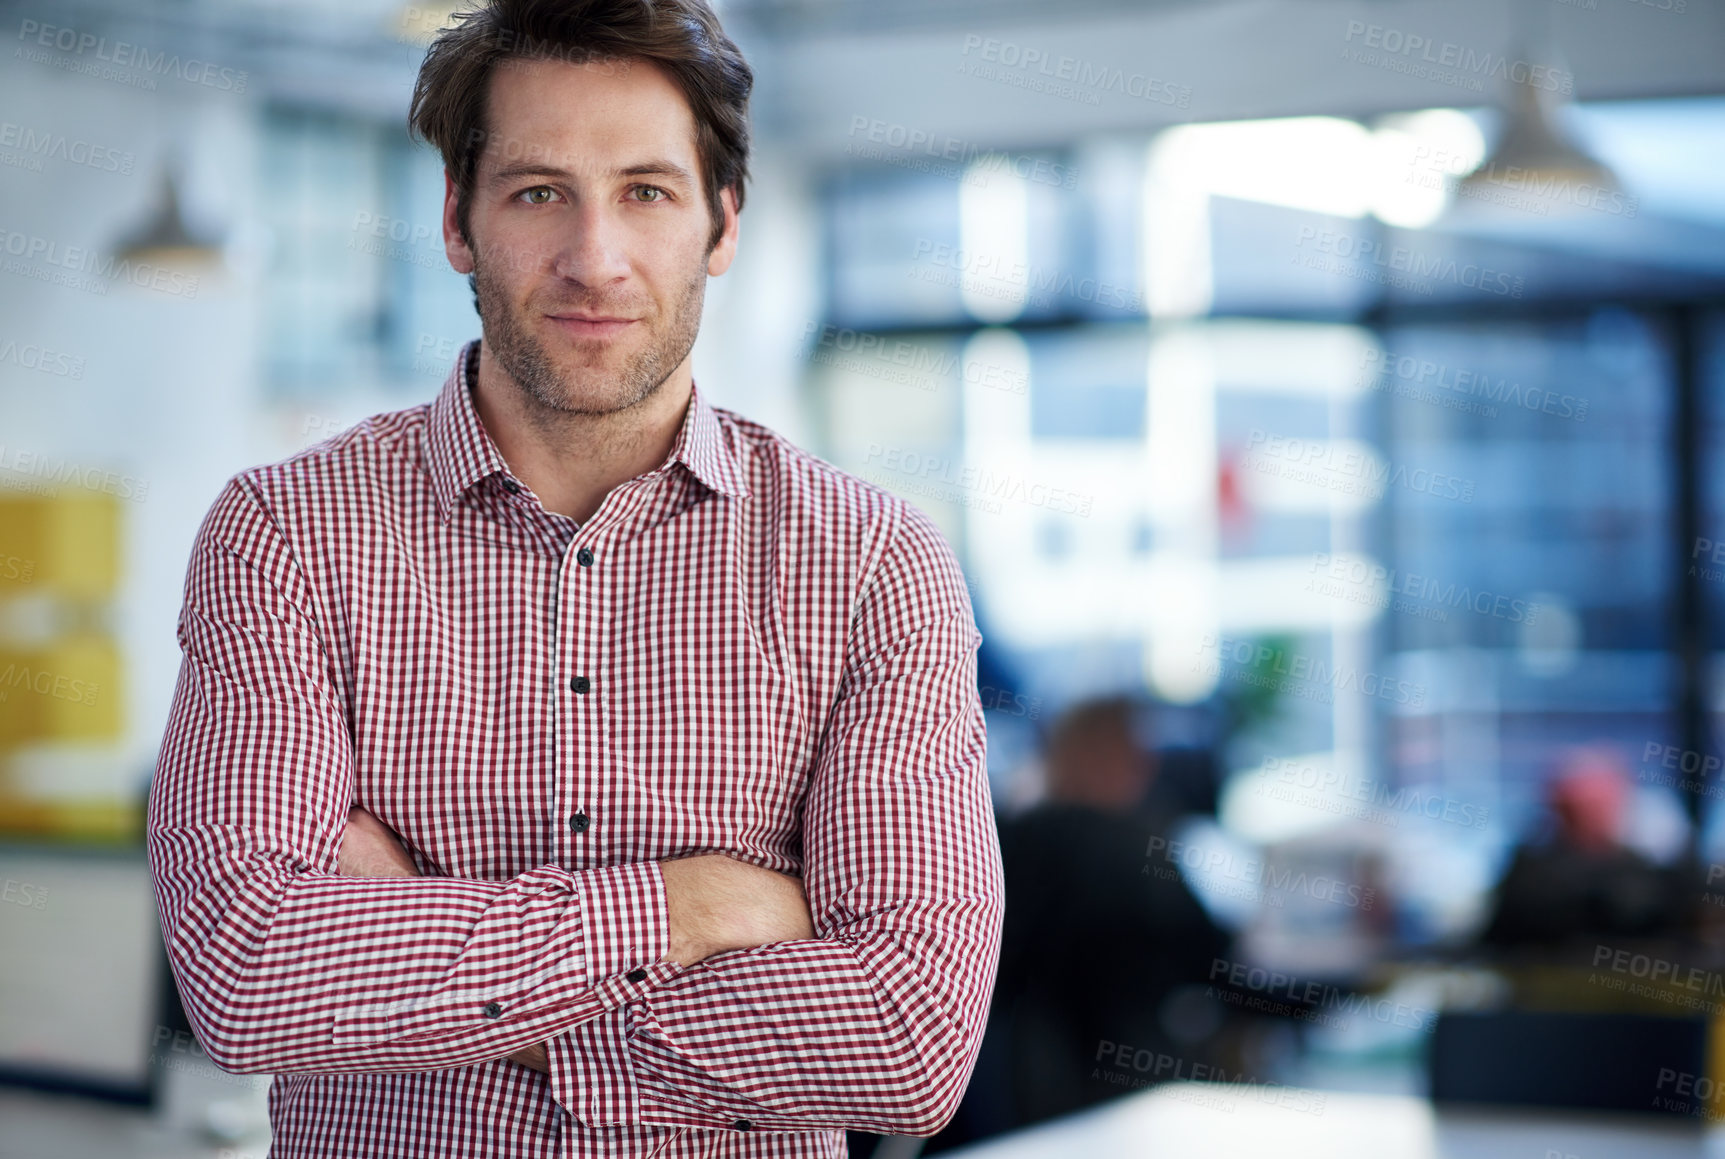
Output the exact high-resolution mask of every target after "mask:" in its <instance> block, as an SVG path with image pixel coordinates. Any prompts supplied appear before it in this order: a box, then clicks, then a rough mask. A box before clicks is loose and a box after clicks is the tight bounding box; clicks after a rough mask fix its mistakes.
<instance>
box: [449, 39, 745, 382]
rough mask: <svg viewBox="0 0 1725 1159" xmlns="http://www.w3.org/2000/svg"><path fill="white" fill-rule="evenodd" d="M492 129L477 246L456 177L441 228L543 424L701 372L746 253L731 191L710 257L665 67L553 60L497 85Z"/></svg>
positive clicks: (489, 335)
mask: <svg viewBox="0 0 1725 1159" xmlns="http://www.w3.org/2000/svg"><path fill="white" fill-rule="evenodd" d="M486 114H487V115H486V124H487V129H488V133H487V139H486V141H485V144H484V148H483V151H482V152H481V154H480V157H479V162H478V165H477V169H476V172H475V175H474V189H473V195H472V202H471V205H470V208H469V219H468V225H469V234H468V237H467V239H465V240H464V239H463V238H462V237H461V234H460V230H459V228H458V226H457V222H456V214H455V208H456V193H455V190H454V186H453V184H452V183H450V182H449V181H448V179H447V177H446V178H445V197H444V223H443V233H444V244H445V248H446V249H447V251H448V253H449V259H450V262H451V264H453V265H454V266H455V268H456V270H458V271H459V272H461V273H469V272H471V273H473V274H474V279H475V288H476V290H477V293H478V298H479V312H480V318H481V321H482V323H483V326H484V333H485V345H486V347H487V348H488V349H489V350H490V352H491V354H492V355H493V357H495V358H496V359H497V360H498V362H499V364H500V365H501V366H502V367H503V369H504V370H505V371H507V372H508V373H509V375H510V377H511V378H513V379H514V380H515V382H516V383H518V384H519V385H520V386H521V388H522V389H523V390H524V391H525V392H526V393H527V394H528V395H529V396H530V397H531V398H532V399H533V400H534V401H535V402H536V403H537V404H539V405H540V406H541V407H543V408H545V409H548V410H554V411H562V412H569V413H581V414H606V413H611V412H615V411H619V410H624V409H627V408H628V407H631V406H634V405H636V404H638V403H640V402H641V401H642V400H644V399H646V398H648V397H649V396H651V395H652V394H653V392H654V391H656V390H657V389H658V388H659V387H660V385H662V384H663V383H664V382H665V381H666V379H667V378H668V377H669V376H670V375H671V374H672V373H674V372H675V371H676V370H677V369H678V368H679V367H680V366H682V365H683V363H684V362H685V361H686V360H687V358H688V355H689V350H690V348H691V347H693V346H694V343H695V333H696V331H697V330H698V329H699V327H700V321H701V302H702V297H703V294H704V292H705V289H706V279H707V277H708V275H709V274H711V275H718V274H722V273H724V271H725V269H726V268H727V267H729V265H730V262H731V257H732V255H733V254H734V252H735V249H736V233H737V223H736V212H735V209H734V201H733V200H732V197H731V194H730V191H728V190H727V191H726V192H725V194H724V204H725V231H724V234H723V236H722V237H721V239H720V241H719V243H718V245H717V246H715V247H713V248H712V249H710V250H709V248H708V242H709V240H710V238H711V232H712V224H713V222H712V218H711V216H710V215H709V213H708V209H707V203H706V199H705V197H704V196H703V191H702V186H701V176H700V167H699V161H698V158H697V154H696V151H695V120H694V114H693V113H692V112H691V111H690V109H689V105H688V102H687V101H686V100H684V98H683V95H682V93H681V91H680V90H678V88H677V87H676V85H675V84H674V83H673V82H672V81H671V79H670V78H669V77H668V76H666V75H665V74H664V73H663V72H661V71H660V70H659V69H658V68H657V67H655V66H653V65H651V64H647V63H643V62H639V61H611V62H604V61H597V62H593V63H588V64H579V63H569V62H566V61H557V60H539V61H525V62H511V63H510V64H509V66H508V67H500V68H498V69H496V70H495V71H494V72H493V74H492V78H491V87H490V91H489V94H488V100H487V110H486Z"/></svg>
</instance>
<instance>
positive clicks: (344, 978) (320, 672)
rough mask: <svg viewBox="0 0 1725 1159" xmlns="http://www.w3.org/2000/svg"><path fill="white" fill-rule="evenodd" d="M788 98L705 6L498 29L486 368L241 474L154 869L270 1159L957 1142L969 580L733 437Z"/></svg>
mask: <svg viewBox="0 0 1725 1159" xmlns="http://www.w3.org/2000/svg"><path fill="white" fill-rule="evenodd" d="M750 84H751V77H750V74H749V71H748V68H747V66H746V65H745V64H744V62H743V60H742V58H741V56H740V54H739V53H738V52H737V50H736V47H735V45H733V44H732V43H731V42H730V41H729V40H728V39H727V38H726V37H725V35H724V33H723V31H722V30H721V29H720V28H719V26H718V23H717V20H716V18H715V17H714V16H713V14H712V13H711V11H709V10H708V8H707V7H706V6H705V4H704V3H702V2H701V0H591V2H583V0H561V2H555V3H551V2H540V3H535V2H530V0H501V2H500V3H497V4H494V5H493V6H491V7H488V8H484V9H481V10H480V11H479V12H478V13H476V14H474V15H471V16H469V17H466V18H465V19H464V20H463V21H462V23H461V24H460V25H458V26H457V27H456V28H454V29H453V30H451V31H449V32H446V33H444V34H443V36H442V37H441V38H440V40H439V41H438V42H437V43H436V44H435V45H434V46H433V48H432V49H431V51H430V53H429V54H428V55H427V59H426V62H425V65H424V66H423V68H422V71H421V74H420V78H419V83H418V85H417V87H416V91H415V96H414V110H413V119H414V125H415V127H416V128H417V129H418V130H419V131H420V132H421V133H422V134H423V135H425V136H426V137H427V138H429V139H430V140H431V141H432V142H433V143H434V144H436V145H437V147H438V148H439V149H440V151H441V152H442V153H443V157H444V161H445V166H446V188H445V212H444V238H445V243H446V247H447V252H448V255H449V259H450V262H451V264H452V265H453V266H454V267H455V269H456V270H457V271H459V272H461V273H467V274H469V275H470V276H471V282H472V285H473V287H474V292H475V297H476V303H477V306H478V309H479V313H480V317H481V323H482V334H483V339H482V341H480V342H476V343H472V344H469V345H468V346H467V347H466V348H464V349H463V350H462V352H461V354H460V356H459V358H458V359H457V362H456V365H455V366H454V367H453V368H452V370H451V372H450V375H449V378H448V380H447V381H446V383H445V385H444V387H443V389H442V392H441V393H440V394H439V395H438V397H437V399H436V400H435V401H434V402H432V403H430V404H428V405H423V406H418V407H414V408H411V409H409V410H404V411H398V412H394V413H390V414H384V415H379V416H375V417H374V418H372V419H370V420H368V421H366V422H365V423H362V424H360V425H359V426H358V427H356V428H354V429H353V430H350V431H348V432H346V433H344V434H342V435H339V436H337V437H336V438H334V439H331V440H329V441H328V442H325V443H323V444H321V445H319V446H317V447H314V448H312V449H310V450H308V451H306V452H304V453H303V454H300V455H298V456H296V457H294V458H292V459H290V460H288V461H286V462H284V463H279V464H275V465H273V466H267V467H262V468H256V469H253V470H249V471H246V472H243V473H241V474H240V475H238V476H236V477H235V478H234V479H232V480H230V481H229V483H228V484H227V486H226V487H225V488H224V489H223V491H222V492H221V494H220V496H219V497H218V498H217V500H216V502H215V505H214V507H213V508H212V510H211V512H210V514H209V516H208V517H207V519H206V521H205V523H204V525H203V527H202V529H201V531H200V532H199V535H198V537H197V541H196V544H195V545H194V548H193V552H192V559H191V564H190V569H189V573H188V576H187V581H186V592H185V606H184V610H183V612H182V615H181V619H180V625H179V638H180V641H181V645H182V647H183V649H184V653H185V659H184V664H183V666H182V669H181V673H180V679H179V683H178V686H177V688H176V691H175V696H174V703H173V709H172V713H171V717H170V720H169V723H168V727H167V734H166V737H165V739H164V743H163V747H162V753H161V758H160V763H159V767H158V770H157V776H156V780H155V783H154V785H153V786H152V789H151V800H150V817H149V848H150V856H151V861H152V866H153V868H154V871H155V875H156V885H157V894H158V898H159V901H160V905H161V912H162V923H163V931H164V934H165V936H166V939H167V946H168V951H169V956H170V959H171V961H172V964H173V968H174V971H175V975H176V977H177V979H178V982H179V986H180V992H181V995H182V999H183V1001H184V1004H185V1006H186V1009H187V1012H188V1014H189V1015H190V1017H191V1019H192V1021H193V1023H194V1024H195V1026H196V1028H197V1030H198V1032H199V1036H200V1038H201V1040H202V1042H203V1044H204V1046H205V1048H206V1049H207V1050H208V1051H209V1053H210V1055H211V1057H212V1058H213V1059H214V1060H215V1061H216V1062H217V1063H218V1064H219V1065H221V1066H222V1067H224V1068H225V1069H228V1070H232V1071H238V1072H245V1073H272V1074H275V1075H276V1076H277V1078H276V1081H275V1083H274V1084H273V1086H272V1087H271V1092H270V1118H271V1123H272V1126H273V1129H274V1146H273V1148H272V1151H271V1154H272V1156H276V1157H278V1159H282V1157H287V1159H293V1157H299V1156H305V1157H308V1159H309V1157H314V1156H315V1157H317V1159H333V1157H336V1156H354V1157H362V1156H363V1157H366V1159H377V1157H381V1156H444V1155H448V1156H462V1157H464V1159H466V1157H477V1156H485V1157H488V1159H490V1157H509V1156H551V1155H556V1156H601V1155H604V1156H633V1155H639V1156H646V1155H658V1156H665V1155H693V1154H700V1155H724V1156H744V1155H747V1156H766V1155H772V1156H816V1155H820V1156H837V1155H840V1154H843V1151H844V1134H843V1129H844V1128H855V1129H859V1130H865V1131H872V1132H876V1133H894V1134H911V1135H929V1134H933V1133H934V1132H935V1131H937V1130H938V1129H939V1128H940V1127H941V1125H942V1124H943V1123H945V1122H946V1121H947V1119H948V1118H949V1117H950V1116H951V1114H952V1112H953V1110H954V1108H955V1107H956V1105H957V1103H958V1100H959V1098H960V1096H961V1094H962V1092H963V1090H964V1086H965V1083H966V1081H967V1078H968V1076H969V1074H970V1070H971V1068H972V1066H973V1065H974V1061H975V1056H976V1051H977V1047H978V1043H979V1040H980V1036H981V1030H982V1025H983V1022H984V1020H985V1018H986V1013H987V1004H988V994H989V989H990V985H991V981H992V976H993V972H994V969H995V962H996V955H997V953H998V945H999V931H1000V921H1001V914H1002V893H1001V872H1000V862H999V850H998V845H997V842H996V838H995V836H994V829H993V823H992V820H991V813H990V808H989V801H988V795H987V783H986V778H985V776H984V763H985V762H984V755H985V754H984V745H985V738H984V733H983V725H982V711H981V704H980V699H979V696H978V694H977V689H976V682H975V662H976V650H977V646H978V644H979V643H980V637H979V635H978V633H977V631H976V627H975V621H974V618H973V616H972V611H971V607H970V604H969V600H968V597H967V593H966V589H965V585H964V580H963V578H962V576H961V574H960V571H959V568H958V566H957V563H956V561H955V559H954V558H953V555H952V552H951V550H950V549H949V548H948V547H947V545H946V544H945V542H944V540H942V538H941V537H940V535H939V533H938V531H937V530H936V529H935V527H934V526H933V524H932V523H931V522H930V521H929V520H928V519H927V517H926V516H924V515H922V514H920V513H919V512H918V511H917V510H916V509H915V508H914V507H911V506H909V505H908V504H905V503H903V502H901V501H899V500H897V499H895V498H893V497H892V496H890V495H888V494H886V493H885V492H883V491H881V490H879V489H877V488H874V487H871V486H869V485H868V484H866V483H864V482H862V481H860V480H858V479H856V478H854V477H852V476H850V475H847V474H845V473H843V472H841V471H839V470H837V469H836V468H834V467H831V466H830V465H828V464H826V463H823V462H821V461H820V460H818V459H815V458H813V457H812V456H809V455H807V454H805V453H803V452H801V451H799V450H797V449H796V448H794V447H792V446H790V445H789V444H788V443H786V442H785V441H784V440H783V439H781V438H780V437H778V436H777V435H775V434H774V433H773V432H771V431H769V430H767V429H766V428H764V427H761V426H760V425H758V424H756V423H753V422H750V421H749V420H747V419H744V418H742V417H740V416H738V415H735V414H733V413H731V412H729V411H727V410H723V409H719V408H717V407H714V406H713V405H712V404H711V403H710V402H709V401H708V400H707V399H706V398H705V397H704V396H703V395H702V394H700V392H698V391H697V390H696V389H695V386H694V382H693V379H692V375H691V370H690V361H689V352H690V349H691V347H692V345H693V342H694V337H695V332H696V329H697V326H698V323H699V318H700V309H701V302H702V294H703V290H704V283H705V279H706V278H707V277H708V276H716V275H720V274H723V273H724V272H725V269H726V268H727V267H728V266H729V264H730V262H731V260H732V256H733V254H734V253H735V251H736V246H737V238H738V224H737V223H738V217H737V215H738V211H739V210H740V208H741V206H742V200H743V182H744V178H745V176H746V154H747V132H746V120H745V115H746V104H747V98H748V92H749V87H750Z"/></svg>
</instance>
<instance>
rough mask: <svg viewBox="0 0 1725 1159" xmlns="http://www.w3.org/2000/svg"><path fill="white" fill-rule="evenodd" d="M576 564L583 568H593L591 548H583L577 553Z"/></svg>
mask: <svg viewBox="0 0 1725 1159" xmlns="http://www.w3.org/2000/svg"><path fill="white" fill-rule="evenodd" d="M575 562H576V563H578V564H580V565H581V566H582V567H592V566H593V550H592V549H591V548H587V547H583V548H582V549H581V550H580V551H578V552H576V553H575Z"/></svg>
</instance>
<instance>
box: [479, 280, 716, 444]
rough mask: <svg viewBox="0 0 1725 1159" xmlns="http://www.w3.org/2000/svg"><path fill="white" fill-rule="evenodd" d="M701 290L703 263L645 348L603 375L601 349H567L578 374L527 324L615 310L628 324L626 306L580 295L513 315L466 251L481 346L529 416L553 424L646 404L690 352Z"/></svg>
mask: <svg viewBox="0 0 1725 1159" xmlns="http://www.w3.org/2000/svg"><path fill="white" fill-rule="evenodd" d="M706 285H707V279H706V263H705V261H704V260H703V262H702V264H701V265H700V266H699V267H698V268H697V269H696V270H695V271H694V274H693V276H691V277H690V278H689V279H688V280H687V281H686V282H685V283H684V286H683V291H682V294H681V295H680V297H679V298H678V301H677V304H676V306H675V308H674V311H673V313H672V315H671V317H670V318H669V320H668V321H666V322H661V323H659V324H658V325H657V327H656V328H654V329H650V330H649V334H648V341H647V344H646V345H645V346H644V347H642V348H640V349H639V350H637V351H635V352H634V353H633V354H631V355H629V356H628V358H627V359H626V360H625V361H624V362H623V364H622V366H621V367H618V368H616V369H610V368H607V367H605V366H603V365H602V364H600V363H601V360H604V359H605V354H606V351H605V347H606V346H607V345H608V343H605V342H603V341H598V340H595V341H590V342H580V343H578V344H576V346H575V347H574V349H575V351H576V352H577V355H578V356H579V357H580V358H581V361H583V362H585V363H586V364H587V365H586V366H585V367H583V368H582V369H580V370H576V371H565V370H564V369H563V368H561V367H560V366H559V365H558V363H557V361H556V360H555V359H553V358H552V357H551V352H550V351H549V350H547V349H546V346H545V343H544V342H542V341H541V340H540V338H539V336H538V335H537V334H536V333H535V332H534V330H533V322H534V321H535V320H537V319H538V318H540V317H541V316H542V315H543V314H544V313H546V312H547V311H549V310H556V311H559V312H562V311H571V312H572V311H577V310H582V311H587V312H592V313H606V312H609V311H611V310H618V312H619V313H624V314H628V315H629V316H632V317H643V315H641V314H640V312H639V311H637V310H631V309H628V308H626V307H625V308H623V309H618V303H616V302H615V300H612V301H609V302H608V301H606V300H604V299H601V298H595V297H594V296H592V295H589V294H586V293H584V292H583V293H582V294H581V295H580V296H577V297H574V298H571V299H569V300H561V301H557V302H555V303H553V304H550V305H547V306H545V307H541V306H538V305H535V304H534V303H533V302H532V301H531V300H530V301H529V302H528V303H527V304H526V305H524V306H522V307H521V308H519V309H517V308H515V307H513V306H512V304H511V302H510V300H509V295H508V292H507V289H506V287H505V286H504V285H503V284H502V283H501V282H500V281H499V280H498V279H497V277H496V272H495V270H494V269H493V268H491V267H489V266H488V265H487V264H486V263H485V262H484V261H483V260H481V257H480V253H479V250H478V249H477V248H475V249H474V250H473V292H474V296H475V299H476V305H477V309H478V311H479V320H480V324H481V326H482V328H483V332H484V336H485V345H486V347H487V348H489V349H490V351H491V355H492V357H493V358H495V359H496V360H497V364H498V365H499V366H501V367H502V368H503V370H504V372H505V373H506V374H507V375H508V376H509V378H510V379H511V381H513V382H514V383H515V385H516V387H517V388H518V389H519V390H520V391H521V393H522V394H523V395H524V396H525V398H526V400H527V401H528V403H529V405H530V406H531V407H532V409H533V410H535V411H538V412H539V414H540V416H541V417H542V418H544V419H547V420H553V421H554V420H555V419H556V418H557V417H559V416H562V415H608V414H616V413H618V412H621V411H627V410H629V409H630V408H632V407H636V406H639V405H640V404H641V403H643V402H645V401H646V400H647V399H649V398H651V397H652V396H653V395H654V394H655V393H656V392H657V391H658V389H659V388H660V387H661V386H663V385H664V384H665V381H666V379H668V378H670V377H671V374H672V372H673V371H675V370H676V369H677V367H679V366H681V365H682V364H683V360H684V359H685V358H687V357H688V356H689V351H690V350H692V349H694V346H695V335H696V333H697V332H698V331H699V330H700V327H701V306H702V302H703V299H704V297H705V292H706ZM658 317H660V316H659V315H655V314H647V315H645V316H644V319H645V320H644V324H645V325H647V326H649V327H654V326H655V322H654V321H653V319H656V318H658Z"/></svg>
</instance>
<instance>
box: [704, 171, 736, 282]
mask: <svg viewBox="0 0 1725 1159" xmlns="http://www.w3.org/2000/svg"><path fill="white" fill-rule="evenodd" d="M719 204H720V205H721V206H722V207H723V208H724V211H725V228H724V231H723V232H721V233H720V234H719V244H718V245H716V246H714V247H713V252H712V253H710V254H708V255H707V274H708V275H709V276H710V277H715V278H716V277H718V276H719V275H720V274H722V273H724V272H725V271H726V270H728V269H730V268H731V259H732V258H735V257H736V256H737V228H738V221H737V191H736V190H735V189H732V188H731V187H730V186H728V185H727V186H726V187H725V188H723V189H721V190H719Z"/></svg>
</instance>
